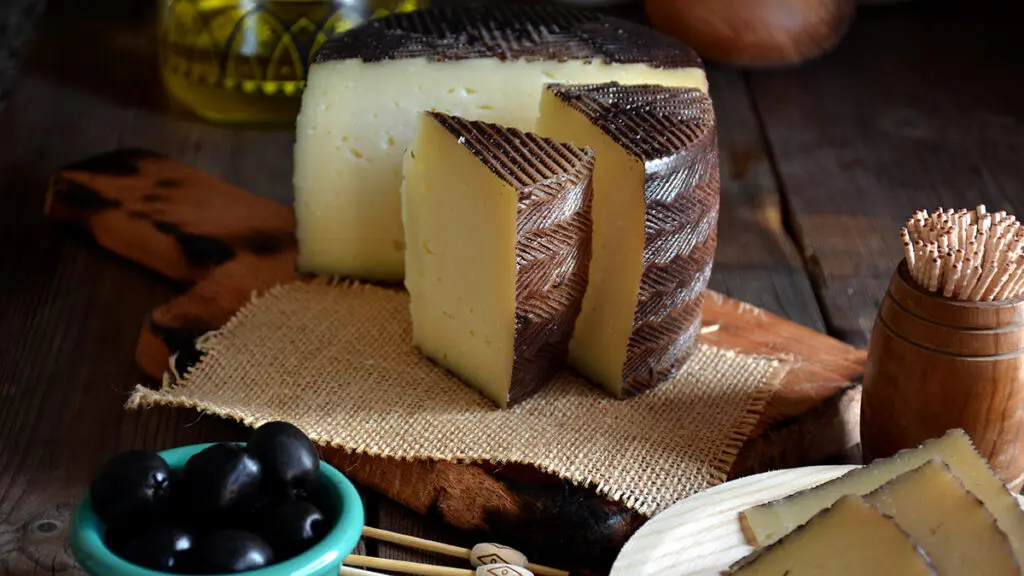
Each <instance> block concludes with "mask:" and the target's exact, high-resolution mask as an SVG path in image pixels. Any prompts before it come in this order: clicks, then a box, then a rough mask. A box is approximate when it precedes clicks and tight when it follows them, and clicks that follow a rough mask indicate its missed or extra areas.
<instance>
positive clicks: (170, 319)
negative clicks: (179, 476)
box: [45, 149, 866, 572]
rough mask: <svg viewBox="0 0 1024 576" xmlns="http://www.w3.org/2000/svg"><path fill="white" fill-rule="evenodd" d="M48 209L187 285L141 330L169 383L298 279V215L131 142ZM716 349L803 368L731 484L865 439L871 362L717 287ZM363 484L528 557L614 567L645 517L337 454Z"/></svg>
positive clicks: (62, 180)
mask: <svg viewBox="0 0 1024 576" xmlns="http://www.w3.org/2000/svg"><path fill="white" fill-rule="evenodd" d="M45 212H46V214H47V215H48V217H49V218H51V219H53V220H54V221H58V222H61V223H64V224H66V225H70V226H72V227H76V228H78V229H80V230H82V231H84V232H85V233H86V234H87V235H88V236H89V237H91V238H92V239H93V240H94V241H95V242H96V243H97V244H99V245H100V246H102V247H104V248H106V249H108V250H110V251H112V252H114V253H115V254H118V255H120V256H122V257H124V258H127V259H129V260H132V261H134V262H136V263H138V264H140V265H142V266H144V267H146V268H149V269H151V270H153V271H155V272H157V273H159V274H161V275H163V276H165V277H166V278H169V279H171V280H173V281H176V282H178V283H180V284H182V285H183V286H185V290H184V292H183V293H182V294H181V295H180V296H178V297H177V298H175V299H174V300H172V301H170V302H168V303H166V304H164V305H163V306H161V307H159V308H157V309H155V310H153V311H152V312H151V313H150V314H149V316H148V317H147V318H145V319H144V320H143V321H142V330H141V333H140V336H139V342H138V347H137V350H136V360H137V362H138V364H139V365H140V366H141V367H142V369H143V371H144V372H145V373H146V374H148V375H149V376H150V377H152V378H153V379H154V380H156V381H159V379H160V377H161V376H162V375H163V373H164V371H165V370H166V369H167V367H168V362H169V359H170V358H171V357H172V355H173V354H177V356H176V357H175V358H176V362H178V364H179V366H178V368H179V369H181V368H184V365H187V364H189V363H194V362H195V361H196V360H197V353H196V351H195V348H194V346H193V342H194V340H195V338H196V337H197V336H199V335H201V334H203V333H205V332H207V331H210V330H213V329H216V328H218V327H220V326H221V325H223V324H224V323H225V322H226V321H227V320H228V319H229V318H231V317H232V316H233V315H234V314H235V312H236V311H237V310H238V309H239V308H240V307H241V306H243V305H244V304H246V303H248V302H249V301H250V299H251V298H252V296H253V294H254V293H260V292H262V291H264V290H266V289H269V288H271V287H273V286H275V285H278V284H282V283H288V282H294V281H296V280H300V279H301V278H300V276H299V275H298V274H296V272H295V256H296V242H295V237H294V225H295V223H294V215H293V213H292V210H291V208H290V207H288V206H284V205H281V204H278V203H276V202H273V201H270V200H267V199H265V198H261V197H258V196H255V195H253V194H250V193H248V192H246V191H244V190H241V189H239V188H236V187H234V186H232V185H230V184H228V183H227V182H224V181H223V180H220V179H218V178H217V177H215V176H213V175H210V174H207V173H204V172H202V171H200V170H198V169H196V168H194V167H191V166H189V165H186V164H183V163H181V162H179V161H177V160H174V159H172V158H168V157H166V156H162V155H160V154H158V153H155V152H152V151H148V150H137V149H120V150H115V151H111V152H107V153H104V154H101V155H98V156H95V157H92V158H87V159H84V160H82V161H80V162H76V163H74V164H72V165H68V166H64V167H63V168H61V169H60V170H58V171H57V173H56V174H55V175H54V177H53V178H52V180H51V183H50V187H49V190H48V193H47V200H46V206H45ZM702 313H703V322H704V324H705V327H707V328H709V330H707V331H706V333H705V334H704V335H703V336H702V337H703V338H704V339H705V341H706V342H708V343H709V344H712V345H715V346H719V347H726V348H731V349H734V350H737V351H739V352H743V353H748V354H767V355H773V356H777V355H782V356H786V357H789V358H792V360H793V361H794V362H793V367H792V368H791V369H790V370H789V372H788V373H787V374H786V376H785V378H784V380H783V381H782V382H781V383H780V386H779V388H778V390H777V392H776V393H775V395H774V397H773V398H772V400H771V402H770V403H769V404H768V406H767V408H766V410H765V412H764V414H763V415H762V417H761V419H760V421H759V422H758V424H757V426H756V428H755V430H754V431H753V432H752V434H751V436H750V438H749V439H748V441H747V442H746V444H745V445H744V446H743V448H742V449H741V450H740V453H739V454H738V455H737V457H736V460H735V462H734V464H733V466H732V469H731V473H730V475H731V476H732V477H740V476H746V475H749V474H754V473H758V472H763V471H765V470H769V469H775V468H791V467H796V466H804V465H808V464H815V463H821V462H822V461H824V460H826V459H830V458H832V459H835V458H837V457H841V456H843V455H845V454H847V453H848V451H849V450H850V449H851V448H852V447H855V446H856V445H857V444H858V442H859V420H860V387H859V384H858V383H859V380H860V378H861V376H862V375H863V372H864V363H865V359H866V358H865V353H864V351H863V350H860V349H857V348H853V347H851V346H849V345H847V344H844V343H842V342H840V341H838V340H835V339H833V338H831V337H829V336H827V335H824V334H821V333H819V332H816V331H814V330H811V329H809V328H806V327H803V326H801V325H798V324H796V323H794V322H790V321H788V320H784V319H782V318H779V317H777V316H774V315H772V314H769V313H767V312H765V311H764V310H761V309H759V308H757V307H755V306H752V305H749V304H746V303H744V302H740V301H737V300H733V299H731V298H728V297H726V296H723V295H722V294H718V293H715V292H709V294H708V296H707V297H706V298H705V301H704V307H703V312H702ZM324 457H325V458H326V459H327V460H329V461H330V462H331V463H332V464H334V465H335V466H337V467H338V468H339V469H341V470H343V471H344V472H345V473H346V475H348V476H349V477H350V478H352V480H353V481H355V482H357V483H359V484H362V485H363V486H366V487H368V488H371V489H374V490H376V491H378V492H380V493H382V494H384V495H385V496H387V497H389V498H391V499H392V500H395V501H397V502H399V503H401V504H403V505H405V506H407V507H409V508H411V509H412V510H414V511H416V512H418V513H420V514H425V515H432V516H436V517H438V518H439V519H441V520H443V521H444V522H446V523H448V524H450V525H452V526H455V527H456V528H460V529H463V530H468V531H474V532H476V531H479V532H484V533H488V534H490V538H493V539H495V540H498V541H500V542H502V543H504V544H507V545H510V546H514V547H516V548H519V549H521V550H523V551H524V552H527V553H528V555H529V556H530V557H531V558H535V559H536V560H537V561H544V560H545V559H549V558H553V559H557V561H558V563H561V564H565V565H574V566H584V567H592V568H594V569H595V570H597V571H599V572H606V571H607V569H608V567H609V566H610V565H611V563H612V561H613V560H614V558H615V557H616V555H617V554H618V551H619V549H620V548H621V546H622V544H623V543H624V542H625V541H626V540H627V539H628V538H629V536H630V535H632V534H633V533H634V532H635V531H636V530H637V529H638V528H639V527H640V526H641V525H643V524H644V522H645V521H646V520H647V518H646V517H644V516H642V515H640V514H637V513H636V512H634V511H632V510H630V509H628V508H626V507H625V506H623V505H622V504H619V503H615V502H611V501H609V500H606V499H605V498H603V497H601V496H599V495H598V494H596V493H595V492H594V491H592V490H590V489H588V488H585V487H578V486H573V485H570V484H568V483H566V482H564V481H562V480H561V479H559V478H557V477H554V476H549V475H546V474H543V473H541V472H539V471H537V470H536V469H534V468H531V467H527V466H522V465H504V466H501V467H495V466H491V465H487V464H454V463H447V462H425V461H424V462H420V461H414V462H407V461H398V460H393V459H388V458H377V457H369V456H365V455H352V454H348V453H346V452H344V451H342V450H331V449H325V451H324Z"/></svg>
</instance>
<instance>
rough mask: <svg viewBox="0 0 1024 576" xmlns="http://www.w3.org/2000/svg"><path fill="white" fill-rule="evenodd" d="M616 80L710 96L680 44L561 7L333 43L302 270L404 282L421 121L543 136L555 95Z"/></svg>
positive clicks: (317, 73)
mask: <svg viewBox="0 0 1024 576" xmlns="http://www.w3.org/2000/svg"><path fill="white" fill-rule="evenodd" d="M612 80H614V81H618V82H621V83H624V84H641V83H654V84H662V85H666V86H687V87H695V88H698V89H700V90H705V91H706V90H707V79H706V77H705V74H704V70H703V67H702V66H701V62H700V59H699V58H698V57H697V55H696V53H694V52H693V51H692V50H691V49H689V48H688V47H686V46H685V45H683V44H681V43H679V42H678V41H676V40H674V39H672V38H670V37H668V36H665V35H662V34H659V33H657V32H655V31H653V30H651V29H650V28H647V27H644V26H641V25H638V24H633V23H630V22H626V21H624V20H619V19H615V18H610V17H606V16H602V15H600V14H598V13H592V12H584V11H575V10H569V9H564V8H557V7H544V6H533V7H525V6H524V7H507V6H505V7H503V6H460V7H457V8H454V9H450V10H445V9H427V10H422V11H418V12H412V13H409V14H396V15H393V16H388V17H385V18H381V19H378V20H373V21H371V22H369V23H367V24H365V25H363V26H360V27H358V28H355V29H352V30H350V31H347V32H345V33H342V34H340V35H337V36H334V37H332V38H331V39H329V40H328V41H327V42H326V43H325V44H324V45H323V47H322V48H321V49H320V50H319V51H318V52H317V55H316V57H315V59H314V62H313V64H312V66H311V69H310V72H309V77H308V79H307V84H306V88H305V89H304V91H303V95H302V107H301V111H300V113H299V116H298V118H297V123H296V143H295V150H294V154H295V173H294V188H295V203H294V206H295V217H296V226H297V230H296V235H297V238H298V248H299V254H298V267H299V269H301V270H302V271H304V272H315V273H328V274H339V275H344V276H349V277H357V278H363V279H369V280H381V281H398V280H401V279H402V278H403V266H404V262H403V258H404V243H405V239H404V235H403V232H402V219H401V206H400V196H399V187H400V185H401V181H402V174H401V170H402V155H403V154H404V152H405V150H406V149H407V148H408V147H409V145H410V144H411V143H412V141H413V137H414V135H415V133H416V126H417V121H416V115H417V113H418V112H420V111H423V110H437V111H440V112H445V113H449V114H456V115H459V116H461V117H464V118H467V119H471V120H483V121H488V122H495V123H499V124H502V125H505V126H509V127H513V128H518V129H520V130H526V131H530V130H533V129H534V127H535V124H536V120H537V109H538V105H539V102H540V96H541V92H542V90H543V86H544V84H546V83H549V82H574V83H592V82H605V81H612Z"/></svg>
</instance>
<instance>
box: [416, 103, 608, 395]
mask: <svg viewBox="0 0 1024 576" xmlns="http://www.w3.org/2000/svg"><path fill="white" fill-rule="evenodd" d="M428 114H430V115H431V116H432V117H433V118H434V120H436V121H437V122H438V123H439V124H440V125H441V126H443V127H444V128H445V129H446V130H448V132H450V133H451V134H452V135H453V136H455V137H456V138H458V139H459V142H460V143H461V144H462V145H463V146H465V147H466V148H467V149H468V150H469V151H470V152H472V153H473V155H474V156H476V157H477V158H478V159H480V161H481V162H482V163H484V165H486V166H487V167H488V169H490V170H491V171H492V172H494V173H495V174H496V175H498V176H499V177H500V178H502V179H503V180H504V181H505V182H507V183H508V184H509V185H510V186H512V187H513V188H514V189H516V190H517V191H518V194H519V199H518V204H517V211H516V254H515V256H516V289H515V295H516V310H515V315H516V318H515V337H514V341H513V350H514V355H515V357H514V359H513V363H512V383H511V387H510V388H509V399H508V405H509V406H511V405H513V404H515V403H517V402H519V401H521V400H523V399H524V398H527V397H529V396H530V395H531V394H532V393H533V392H535V391H536V390H537V389H538V388H539V387H541V386H543V385H544V384H546V383H547V382H548V381H550V380H551V378H552V377H554V375H555V374H556V373H557V372H558V371H559V370H560V369H561V368H562V366H563V365H564V363H565V358H566V356H567V354H568V350H569V340H570V339H571V338H572V330H573V327H574V326H575V324H576V318H577V316H579V313H580V306H581V304H582V302H583V294H584V292H585V291H586V287H587V276H588V274H589V271H590V243H591V237H590V234H591V220H590V205H591V198H592V187H591V177H592V174H593V170H594V153H593V151H592V150H590V149H589V148H578V147H576V146H573V145H571V144H565V143H562V142H557V141H555V140H551V139H548V138H541V137H540V136H537V135H535V134H531V133H527V132H522V131H520V130H516V129H513V128H506V127H504V126H499V125H497V124H491V123H488V122H474V121H469V120H466V119H464V118H460V117H458V116H450V115H447V114H441V113H438V112H429V113H428Z"/></svg>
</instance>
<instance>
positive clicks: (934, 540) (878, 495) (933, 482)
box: [864, 458, 1021, 576]
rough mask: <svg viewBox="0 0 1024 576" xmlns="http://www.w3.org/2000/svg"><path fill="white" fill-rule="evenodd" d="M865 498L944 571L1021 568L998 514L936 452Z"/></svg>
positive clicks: (1013, 571) (1013, 573)
mask: <svg viewBox="0 0 1024 576" xmlns="http://www.w3.org/2000/svg"><path fill="white" fill-rule="evenodd" d="M864 500H866V501H867V502H868V503H869V504H871V505H872V506H874V507H875V508H877V509H878V510H879V511H880V512H882V513H883V514H886V515H888V516H891V517H892V518H893V519H894V520H896V523H897V524H899V526H900V528H902V529H903V530H904V531H906V533H907V534H909V535H910V537H911V538H913V539H914V540H915V541H916V542H917V543H918V545H920V546H921V548H922V549H923V550H924V551H925V553H926V554H928V557H929V558H931V560H932V563H934V564H935V568H936V569H937V570H938V571H939V573H940V574H987V575H989V576H1017V575H1019V574H1020V573H1021V571H1020V565H1019V564H1018V562H1017V558H1016V556H1014V554H1013V546H1012V545H1011V544H1010V539H1009V538H1008V537H1007V536H1006V533H1004V532H1003V531H1002V530H1000V529H999V525H998V523H997V522H996V518H995V516H993V515H992V513H991V512H989V511H988V509H986V508H985V505H984V504H983V503H982V501H981V500H979V499H978V497H977V496H975V495H974V494H972V493H971V492H970V491H968V490H967V489H966V488H964V486H963V484H961V483H960V481H959V480H958V479H957V478H956V476H954V475H953V473H952V472H951V471H950V470H949V467H948V466H946V464H945V463H943V462H942V461H941V460H939V459H937V458H933V459H932V460H929V461H928V462H925V463H924V464H923V465H921V466H920V467H919V468H915V469H914V470H911V471H910V472H905V473H903V474H901V475H899V476H897V477H896V478H894V479H892V480H890V481H889V482H887V483H886V484H884V485H882V487H881V488H879V489H878V490H875V491H874V492H871V493H870V494H868V495H866V496H865V497H864Z"/></svg>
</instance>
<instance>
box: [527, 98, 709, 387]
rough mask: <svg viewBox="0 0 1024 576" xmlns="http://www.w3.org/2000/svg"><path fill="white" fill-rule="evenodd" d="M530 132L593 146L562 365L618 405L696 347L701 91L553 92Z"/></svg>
mask: <svg viewBox="0 0 1024 576" xmlns="http://www.w3.org/2000/svg"><path fill="white" fill-rule="evenodd" d="M537 131H538V133H540V134H541V135H543V136H548V137H551V138H555V139H558V140H563V141H567V142H573V143H574V144H577V145H580V146H590V147H592V148H593V149H594V151H595V154H596V165H595V168H594V211H593V213H594V253H593V256H592V260H591V267H590V281H589V285H588V287H587V293H586V296H585V297H584V301H583V310H582V311H581V312H580V317H579V320H578V321H577V324H576V330H575V335H574V336H573V340H572V343H571V344H570V346H569V362H570V364H571V365H572V366H573V367H575V368H576V369H577V370H579V371H580V372H581V373H583V374H584V375H585V376H587V377H588V378H589V379H590V380H591V381H593V382H595V383H598V384H600V385H602V386H604V387H605V388H606V389H607V390H608V391H609V392H611V393H612V394H614V395H616V396H619V397H622V396H629V395H631V394H636V393H638V392H641V391H643V390H645V389H648V388H650V387H652V386H655V385H657V384H659V383H661V382H664V381H665V380H668V379H669V378H671V377H672V376H673V375H674V374H675V373H676V372H677V370H678V369H679V367H680V366H681V365H682V363H683V362H684V361H685V359H686V358H687V355H688V354H689V353H690V352H691V351H692V350H693V349H694V347H693V344H694V343H695V342H696V340H697V337H698V335H699V332H700V320H701V304H702V301H703V294H704V289H705V287H706V286H707V282H708V278H709V277H710V275H711V267H712V261H713V259H714V252H715V245H716V238H717V233H716V231H717V222H718V198H719V172H718V144H717V140H716V131H715V115H714V109H713V107H712V103H711V100H710V99H709V98H708V96H707V95H706V94H705V93H703V92H701V91H700V90H694V89H677V88H667V87H664V86H649V85H643V86H623V85H621V84H617V83H604V84H598V85H586V86H569V85H549V86H548V87H547V88H546V90H545V92H544V95H543V96H542V97H541V115H540V120H539V122H538V126H537Z"/></svg>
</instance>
